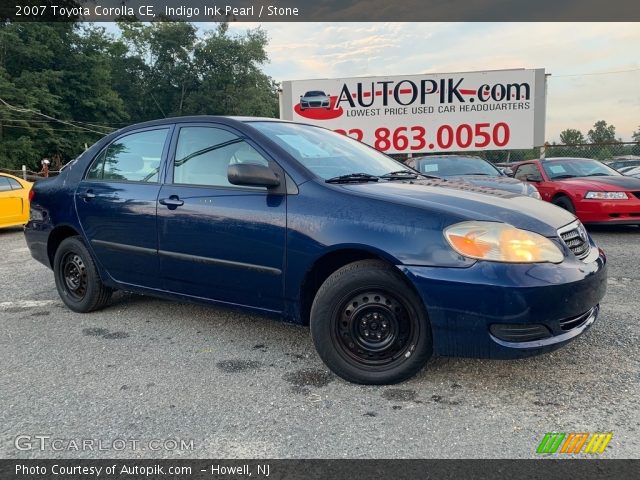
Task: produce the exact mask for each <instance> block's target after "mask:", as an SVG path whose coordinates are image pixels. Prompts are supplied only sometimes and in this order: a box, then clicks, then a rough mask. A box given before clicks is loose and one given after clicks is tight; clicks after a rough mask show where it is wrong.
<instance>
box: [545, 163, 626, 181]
mask: <svg viewBox="0 0 640 480" xmlns="http://www.w3.org/2000/svg"><path fill="white" fill-rule="evenodd" d="M542 167H543V168H544V171H545V172H546V174H547V176H548V177H549V178H550V179H551V180H553V179H561V178H573V177H609V176H620V173H619V172H616V171H615V170H614V169H613V168H610V167H607V166H606V165H605V164H604V163H601V162H599V161H597V160H591V159H589V158H566V159H561V160H549V161H546V162H542Z"/></svg>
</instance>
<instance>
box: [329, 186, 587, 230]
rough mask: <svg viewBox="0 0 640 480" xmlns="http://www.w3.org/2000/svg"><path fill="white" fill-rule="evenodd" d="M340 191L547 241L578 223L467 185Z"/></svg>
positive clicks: (542, 206)
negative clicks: (512, 228) (503, 225)
mask: <svg viewBox="0 0 640 480" xmlns="http://www.w3.org/2000/svg"><path fill="white" fill-rule="evenodd" d="M340 187H342V188H343V189H346V190H348V191H350V192H351V193H353V194H357V195H363V196H368V197H373V198H376V199H379V200H384V201H388V202H394V203H397V204H404V205H408V206H413V207H418V208H422V209H425V210H427V211H438V212H443V213H445V214H448V215H450V216H455V217H458V219H459V220H457V221H464V220H482V221H492V222H504V223H508V224H511V225H513V226H515V227H518V228H522V229H524V230H530V231H533V232H537V233H539V234H541V235H544V236H547V237H556V236H557V230H558V229H559V228H560V227H563V226H565V225H567V224H569V223H571V222H573V221H574V220H575V219H576V217H575V216H573V215H572V214H571V213H569V212H567V211H566V210H563V209H562V208H559V207H556V206H555V205H552V204H550V203H548V202H542V201H540V200H536V199H535V198H531V197H526V196H523V195H517V194H514V193H511V192H506V191H504V190H497V189H493V188H486V187H479V186H475V185H471V184H469V183H466V182H458V181H450V180H436V179H434V180H414V181H390V182H376V183H358V184H344V185H340ZM455 221H456V220H454V222H455ZM445 226H446V225H445Z"/></svg>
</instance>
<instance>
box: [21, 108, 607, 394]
mask: <svg viewBox="0 0 640 480" xmlns="http://www.w3.org/2000/svg"><path fill="white" fill-rule="evenodd" d="M32 192H33V193H32V194H31V196H32V199H31V200H32V203H31V218H30V220H29V223H28V224H27V226H26V228H25V234H26V238H27V243H28V245H29V248H30V250H31V253H32V255H33V256H34V257H35V258H36V259H37V260H39V261H40V262H42V263H44V264H45V265H47V266H48V267H50V268H52V269H53V271H54V276H55V282H56V286H57V289H58V292H59V294H60V296H61V297H62V300H63V301H64V303H65V304H66V305H67V306H68V307H69V308H70V309H71V310H74V311H76V312H90V311H92V310H96V309H99V308H102V307H104V306H105V305H106V304H107V303H108V301H109V298H110V296H111V294H112V292H113V291H114V290H115V289H123V290H127V291H132V292H138V293H143V294H151V295H158V296H163V297H169V298H173V299H180V300H190V301H198V302H205V303H211V304H217V305H226V306H231V307H240V308H243V309H250V310H253V311H256V312H262V313H266V314H271V315H275V316H278V317H280V318H283V319H285V320H287V321H291V322H296V323H300V324H309V325H310V328H311V336H312V338H313V341H314V343H315V346H316V348H317V350H318V353H319V354H320V357H322V359H323V360H324V362H325V363H326V364H327V366H328V367H329V368H330V369H331V370H333V371H334V372H335V373H337V374H338V375H340V376H341V377H343V378H345V379H347V380H350V381H353V382H359V383H370V384H379V383H393V382H398V381H401V380H403V379H406V378H408V377H410V376H411V375H413V374H415V373H416V372H417V371H418V370H420V369H421V368H422V367H423V366H424V364H425V363H426V361H427V360H428V359H429V357H431V355H432V354H437V355H456V356H472V357H489V358H516V357H520V356H525V355H531V354H534V353H540V352H544V351H549V350H552V349H554V348H557V347H558V346H561V345H563V344H565V343H566V342H568V341H569V340H571V339H573V338H575V337H576V336H577V335H580V334H581V333H583V332H584V331H585V330H586V329H588V328H589V327H590V326H591V324H592V323H593V322H594V321H595V319H596V317H597V314H598V304H599V302H600V300H601V299H602V297H603V296H604V294H605V288H606V260H605V255H604V253H603V252H602V251H601V250H600V249H599V248H598V247H597V246H596V245H595V243H594V242H593V240H592V239H591V238H590V237H589V235H588V234H587V232H586V230H585V229H584V227H583V226H582V224H581V223H580V222H579V221H578V220H577V219H576V218H575V217H574V216H573V215H572V214H571V213H569V212H567V211H565V210H563V209H561V208H558V207H556V206H554V205H550V204H548V203H545V202H542V201H540V200H536V199H534V198H530V197H525V196H520V195H517V194H514V193H510V192H505V191H499V190H493V189H487V188H482V187H476V186H472V185H469V184H466V183H463V182H456V181H447V180H443V179H439V178H434V177H429V176H425V175H422V174H420V173H418V172H415V171H413V170H407V168H406V167H405V166H403V165H402V164H400V163H398V162H396V161H394V160H392V159H391V158H389V157H387V156H386V155H383V154H382V153H379V152H377V151H376V150H373V149H372V148H370V147H368V146H366V145H364V144H361V143H359V142H357V141H355V140H352V139H350V138H348V137H345V136H342V135H339V134H337V133H334V132H331V131H329V130H326V129H323V128H320V127H315V126H309V125H302V124H297V123H289V122H283V121H279V120H269V119H258V118H226V117H183V118H174V119H163V120H158V121H153V122H147V123H143V124H138V125H133V126H130V127H127V128H125V129H122V130H119V131H117V132H114V133H112V134H110V135H109V136H107V137H105V138H104V139H102V140H100V141H99V142H98V143H96V144H95V145H93V146H92V147H91V148H89V149H88V150H87V151H86V152H85V153H84V154H82V155H81V156H80V157H79V158H78V159H77V160H76V161H75V162H73V163H72V164H71V165H69V167H67V168H66V169H64V170H63V171H62V173H61V174H60V175H59V176H58V177H56V178H53V179H51V180H48V181H41V182H38V183H36V185H35V187H34V188H33V190H32Z"/></svg>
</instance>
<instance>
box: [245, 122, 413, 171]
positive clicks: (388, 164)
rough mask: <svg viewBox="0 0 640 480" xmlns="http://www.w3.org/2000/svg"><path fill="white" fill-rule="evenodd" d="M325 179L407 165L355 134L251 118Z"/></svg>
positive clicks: (401, 167)
mask: <svg viewBox="0 0 640 480" xmlns="http://www.w3.org/2000/svg"><path fill="white" fill-rule="evenodd" d="M251 126H253V127H254V128H256V129H257V130H259V131H260V132H262V133H263V134H265V135H266V136H267V137H269V138H270V139H271V140H273V141H274V142H276V143H277V144H278V145H280V146H281V147H282V148H283V149H285V150H286V151H287V152H289V153H290V154H291V155H292V156H293V157H294V158H295V159H296V160H297V161H298V162H300V163H301V164H302V165H304V166H305V167H306V168H307V169H308V170H310V171H311V172H312V173H314V174H315V175H317V176H318V177H320V178H323V179H324V180H327V179H330V178H334V177H338V176H340V175H350V174H353V173H359V174H366V175H375V176H378V177H379V176H382V175H386V174H388V173H391V172H397V171H399V170H408V168H407V167H406V166H405V165H403V164H401V163H399V162H396V161H395V160H393V159H392V158H390V157H387V156H386V155H384V154H383V153H380V152H378V151H377V150H374V149H373V148H371V147H368V146H367V145H365V144H364V143H360V142H358V141H356V140H354V139H352V138H349V137H347V136H344V135H341V134H339V133H335V132H332V131H331V130H326V129H324V128H320V127H313V126H311V125H300V124H296V123H284V122H251Z"/></svg>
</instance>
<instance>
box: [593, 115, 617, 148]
mask: <svg viewBox="0 0 640 480" xmlns="http://www.w3.org/2000/svg"><path fill="white" fill-rule="evenodd" d="M587 136H588V137H589V141H590V142H591V143H613V142H615V141H616V127H614V126H613V125H607V122H605V121H604V120H599V121H597V122H596V123H594V124H593V128H592V129H590V130H589V133H588V134H587Z"/></svg>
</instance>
